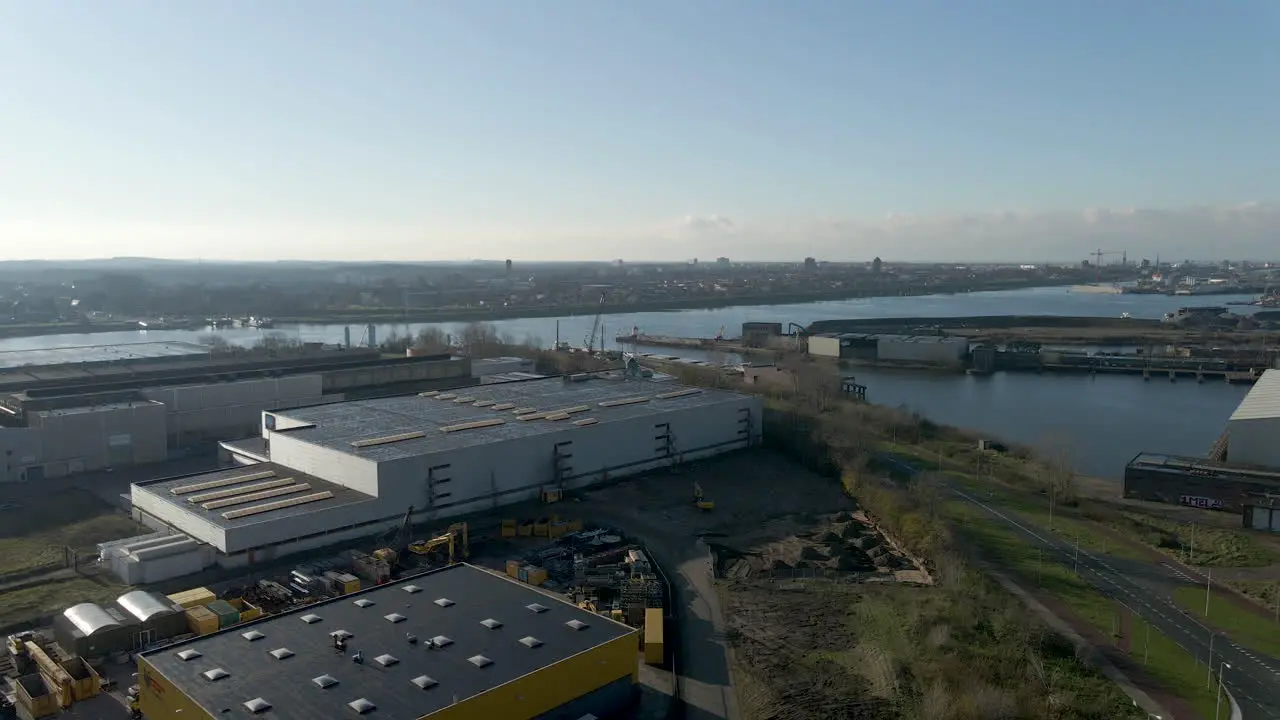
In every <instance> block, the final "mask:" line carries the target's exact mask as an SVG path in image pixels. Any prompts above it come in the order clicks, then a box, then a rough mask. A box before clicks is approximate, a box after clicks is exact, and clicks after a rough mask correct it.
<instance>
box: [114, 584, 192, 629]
mask: <svg viewBox="0 0 1280 720" xmlns="http://www.w3.org/2000/svg"><path fill="white" fill-rule="evenodd" d="M116 604H117V605H119V606H120V607H122V608H124V609H125V610H128V611H129V614H130V615H132V616H134V617H136V618H138V619H139V620H142V621H143V622H146V621H147V620H150V619H151V618H153V617H155V616H156V615H163V614H166V613H173V612H177V610H175V607H176V606H175V605H174V604H173V603H172V602H170V601H169V600H168V599H167V598H165V597H164V596H163V595H159V594H157V593H152V592H147V591H146V590H133V591H130V592H127V593H125V594H123V595H121V596H120V597H118V598H116Z"/></svg>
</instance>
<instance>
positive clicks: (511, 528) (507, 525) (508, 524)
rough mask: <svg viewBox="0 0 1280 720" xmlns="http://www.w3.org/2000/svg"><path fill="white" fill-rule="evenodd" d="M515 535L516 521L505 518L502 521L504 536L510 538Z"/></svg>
mask: <svg viewBox="0 0 1280 720" xmlns="http://www.w3.org/2000/svg"><path fill="white" fill-rule="evenodd" d="M515 536H516V521H515V520H503V521H502V537H504V538H509V537H515Z"/></svg>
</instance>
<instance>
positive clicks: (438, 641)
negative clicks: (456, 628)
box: [431, 635, 453, 648]
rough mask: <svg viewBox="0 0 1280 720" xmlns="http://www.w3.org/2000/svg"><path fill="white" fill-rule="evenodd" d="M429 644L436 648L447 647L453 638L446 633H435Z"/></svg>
mask: <svg viewBox="0 0 1280 720" xmlns="http://www.w3.org/2000/svg"><path fill="white" fill-rule="evenodd" d="M431 644H432V645H435V646H436V647H438V648H443V647H449V646H450V645H452V644H453V638H451V637H449V636H448V635H437V636H435V637H433V638H431Z"/></svg>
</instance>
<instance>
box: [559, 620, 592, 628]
mask: <svg viewBox="0 0 1280 720" xmlns="http://www.w3.org/2000/svg"><path fill="white" fill-rule="evenodd" d="M565 625H568V626H569V627H570V628H572V629H574V630H586V629H587V628H589V627H591V626H590V625H588V624H586V623H584V622H582V621H581V620H576V619H575V620H570V621H569V622H567V623H565Z"/></svg>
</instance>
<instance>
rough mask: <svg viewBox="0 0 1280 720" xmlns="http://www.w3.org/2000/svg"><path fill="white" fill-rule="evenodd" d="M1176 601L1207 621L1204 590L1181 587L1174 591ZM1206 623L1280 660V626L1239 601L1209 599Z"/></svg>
mask: <svg viewBox="0 0 1280 720" xmlns="http://www.w3.org/2000/svg"><path fill="white" fill-rule="evenodd" d="M1173 601H1174V602H1175V603H1177V605H1178V607H1180V608H1182V609H1183V610H1186V611H1187V612H1188V613H1190V614H1191V615H1192V616H1193V617H1196V618H1201V619H1203V618H1204V587H1199V586H1198V587H1191V586H1183V587H1180V588H1178V589H1176V590H1174V591H1173ZM1207 624H1208V625H1211V626H1212V627H1215V628H1217V629H1219V630H1222V631H1223V632H1225V633H1227V634H1228V635H1229V636H1230V637H1231V639H1232V640H1234V641H1236V642H1238V643H1240V644H1241V645H1244V646H1245V647H1247V648H1249V649H1251V650H1257V651H1258V652H1263V653H1266V654H1268V655H1272V656H1274V657H1280V624H1277V623H1276V621H1275V619H1274V617H1265V616H1263V615H1260V614H1258V613H1256V612H1253V611H1251V610H1249V609H1248V608H1243V607H1240V606H1239V605H1238V604H1237V603H1236V601H1234V600H1232V599H1231V598H1226V597H1222V596H1221V595H1220V594H1219V595H1214V596H1210V598H1209V618H1208V623H1207Z"/></svg>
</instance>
